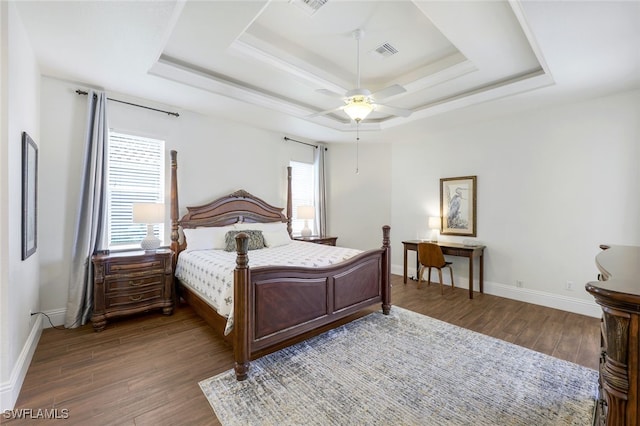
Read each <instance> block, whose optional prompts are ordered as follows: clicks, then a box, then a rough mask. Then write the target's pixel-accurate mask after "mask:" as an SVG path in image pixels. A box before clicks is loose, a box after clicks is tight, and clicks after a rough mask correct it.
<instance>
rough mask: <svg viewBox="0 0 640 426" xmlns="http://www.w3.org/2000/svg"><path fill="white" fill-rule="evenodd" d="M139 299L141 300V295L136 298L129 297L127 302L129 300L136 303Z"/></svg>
mask: <svg viewBox="0 0 640 426" xmlns="http://www.w3.org/2000/svg"><path fill="white" fill-rule="evenodd" d="M140 299H142V295H141V294H139V295H137V296H129V300H131V301H132V302H137V301H138V300H140Z"/></svg>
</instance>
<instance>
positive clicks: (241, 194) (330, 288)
mask: <svg viewBox="0 0 640 426" xmlns="http://www.w3.org/2000/svg"><path fill="white" fill-rule="evenodd" d="M177 168H178V165H177V152H176V151H171V248H172V250H173V251H174V253H175V257H174V259H175V261H176V265H174V266H178V265H179V264H180V262H181V258H180V256H181V255H182V254H184V256H185V258H186V256H187V253H188V252H189V249H188V247H189V241H188V238H186V234H187V233H190V234H191V235H194V234H193V232H192V230H197V231H198V232H207V231H206V230H209V231H211V232H212V233H213V234H215V233H216V232H218V231H225V230H226V229H229V227H234V228H233V229H237V230H238V231H239V232H237V233H235V232H234V234H235V236H234V239H235V250H234V252H233V253H232V255H233V256H234V257H235V265H231V266H233V274H232V281H233V283H232V293H233V297H232V301H231V304H232V306H231V311H230V312H231V315H225V314H221V313H218V311H217V310H216V308H214V306H213V304H212V302H211V301H210V300H208V298H207V296H206V294H203V292H200V291H196V290H195V289H194V288H192V287H190V286H189V285H186V284H185V283H184V282H182V280H181V279H179V278H177V277H176V286H177V288H176V292H177V294H178V295H179V296H178V297H179V298H182V299H183V300H184V301H185V302H186V303H188V304H189V305H191V306H192V307H193V309H194V310H195V311H196V313H197V314H198V315H200V316H201V317H202V318H203V319H204V320H205V321H206V322H207V323H208V324H209V325H210V326H211V327H213V328H214V329H215V330H217V331H218V332H220V333H221V335H223V336H225V338H226V339H227V340H229V341H230V342H231V343H232V345H233V349H234V361H235V364H234V369H235V374H236V378H237V379H238V380H244V379H246V378H247V375H248V372H249V365H250V361H251V360H253V359H256V358H258V357H260V356H263V355H265V354H267V353H270V352H273V351H275V350H278V349H280V348H282V347H285V346H287V345H290V344H292V343H294V342H296V341H299V340H301V339H304V338H306V337H308V336H311V335H313V334H314V333H316V334H317V332H318V330H324V329H328V328H331V327H332V324H335V323H336V322H337V321H339V320H343V319H345V318H347V317H349V316H351V315H353V314H355V313H357V312H358V311H360V310H362V309H364V308H366V307H368V306H371V305H372V304H377V303H381V305H382V311H383V313H384V314H389V312H390V310H391V300H390V299H391V284H390V261H391V253H390V242H389V235H390V228H389V226H383V227H382V247H381V248H379V249H372V250H367V251H362V252H356V253H347V254H345V255H344V258H345V259H346V260H344V259H340V260H339V261H330V262H329V264H320V265H313V266H310V265H306V264H302V266H300V265H288V264H278V265H271V264H269V265H262V266H252V267H250V259H251V258H252V255H253V256H254V257H255V258H256V259H259V258H260V256H259V255H258V252H260V251H261V250H256V251H253V250H249V248H250V244H251V243H252V241H250V239H252V237H251V238H250V235H249V234H251V232H252V231H249V229H252V228H254V227H260V226H262V227H265V228H268V227H274V228H280V227H284V229H286V232H287V233H288V236H289V237H291V221H290V217H291V211H292V206H291V171H290V168H289V169H288V170H289V172H288V176H287V186H288V188H287V207H286V215H285V214H283V210H284V209H283V208H279V207H275V206H273V205H271V204H269V203H267V202H265V201H263V200H262V199H260V198H258V197H256V196H254V195H252V194H251V193H249V192H247V191H244V190H239V191H236V192H234V193H232V194H229V195H226V196H224V197H221V198H218V199H215V200H214V201H212V202H210V203H207V204H205V205H201V206H197V207H187V213H186V214H185V215H184V216H183V217H181V218H179V203H178V183H177ZM180 231H182V232H180ZM229 235H232V234H229ZM269 235H270V234H269ZM264 236H265V242H266V240H267V239H266V236H267V234H266V233H265V235H264ZM225 237H226V238H227V243H228V242H229V241H228V240H229V236H228V235H226V233H225ZM216 238H217V237H216ZM192 239H193V238H192ZM272 241H274V240H272ZM291 243H292V244H290V245H287V247H289V246H291V247H294V246H295V244H297V245H298V246H299V245H300V244H303V245H308V246H316V245H315V244H313V243H307V242H295V241H294V242H291ZM294 243H295V244H294ZM194 244H197V242H196V241H192V245H194ZM227 248H228V247H227ZM309 248H311V247H309ZM327 248H329V249H337V248H336V247H327ZM264 250H265V251H266V250H271V248H268V249H264ZM274 250H275V249H274ZM259 254H260V255H262V253H259ZM292 256H293V255H292ZM338 257H340V255H338ZM215 262H218V261H215ZM215 262H214V263H215ZM231 266H227V267H228V268H229V267H231ZM181 268H182V266H180V267H178V268H175V267H174V271H175V270H176V269H181ZM212 274H213V273H212ZM215 274H217V273H215ZM225 299H226V298H225ZM230 317H231V319H232V321H231V326H230V324H229V319H230ZM225 331H226V333H225Z"/></svg>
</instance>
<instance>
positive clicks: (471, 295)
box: [469, 256, 473, 299]
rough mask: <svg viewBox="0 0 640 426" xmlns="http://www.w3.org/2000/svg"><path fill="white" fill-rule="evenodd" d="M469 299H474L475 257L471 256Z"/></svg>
mask: <svg viewBox="0 0 640 426" xmlns="http://www.w3.org/2000/svg"><path fill="white" fill-rule="evenodd" d="M469 299H473V256H469Z"/></svg>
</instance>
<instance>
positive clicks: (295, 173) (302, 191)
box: [289, 161, 315, 234]
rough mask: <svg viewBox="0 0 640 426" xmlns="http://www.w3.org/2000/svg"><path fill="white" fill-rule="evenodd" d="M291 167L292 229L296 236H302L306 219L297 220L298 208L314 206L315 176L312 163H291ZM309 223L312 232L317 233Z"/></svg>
mask: <svg viewBox="0 0 640 426" xmlns="http://www.w3.org/2000/svg"><path fill="white" fill-rule="evenodd" d="M289 165H290V166H291V206H292V214H293V218H292V221H291V228H292V230H293V233H294V234H300V231H302V228H304V219H297V217H298V206H313V205H314V199H315V197H314V192H315V182H314V180H315V174H314V166H313V164H312V163H302V162H298V161H290V162H289ZM311 222H312V223H309V227H310V228H311V230H312V232H313V233H315V226H314V225H313V221H311Z"/></svg>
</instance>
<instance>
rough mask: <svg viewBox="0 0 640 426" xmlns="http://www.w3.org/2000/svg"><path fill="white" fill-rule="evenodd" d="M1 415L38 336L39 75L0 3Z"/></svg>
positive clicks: (16, 22) (8, 5)
mask: <svg viewBox="0 0 640 426" xmlns="http://www.w3.org/2000/svg"><path fill="white" fill-rule="evenodd" d="M0 22H1V23H2V25H0V32H1V38H2V41H1V44H2V56H1V60H0V63H1V70H2V72H1V75H0V80H1V85H2V92H1V99H2V108H1V109H0V116H1V118H0V122H1V123H2V125H1V127H0V129H1V131H0V142H1V149H0V182H1V183H0V198H1V199H2V204H1V206H2V207H1V212H0V259H1V260H0V341H1V342H2V344H1V345H0V351H1V352H0V355H1V356H0V409H1V410H5V409H9V408H13V406H14V404H15V401H16V399H17V397H18V393H19V391H20V387H21V386H22V382H23V380H24V376H25V374H26V371H27V368H28V366H29V363H30V361H31V357H32V355H33V351H34V350H35V346H36V344H37V341H38V338H39V336H40V328H41V326H40V322H39V321H40V320H39V318H37V317H31V312H35V311H36V310H37V309H38V307H39V306H38V305H39V300H38V295H39V292H38V287H39V286H38V284H39V283H38V281H39V268H38V261H39V255H40V249H39V248H38V250H37V251H36V252H35V254H33V255H31V256H30V257H29V258H28V259H26V260H24V261H22V240H21V232H22V227H21V223H22V222H21V221H22V219H21V212H22V209H21V196H22V174H21V170H22V168H21V164H22V137H21V136H22V132H23V131H26V132H27V133H29V135H30V136H31V137H32V138H33V139H34V141H36V143H38V141H39V139H40V128H39V127H40V126H39V114H38V111H39V102H40V85H39V81H40V73H39V70H38V66H37V63H36V60H35V56H34V53H33V50H32V49H31V46H30V44H29V41H28V38H27V35H26V32H25V29H24V27H23V25H22V22H21V20H20V18H19V15H18V13H17V11H16V10H15V4H14V3H13V2H1V3H0Z"/></svg>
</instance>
